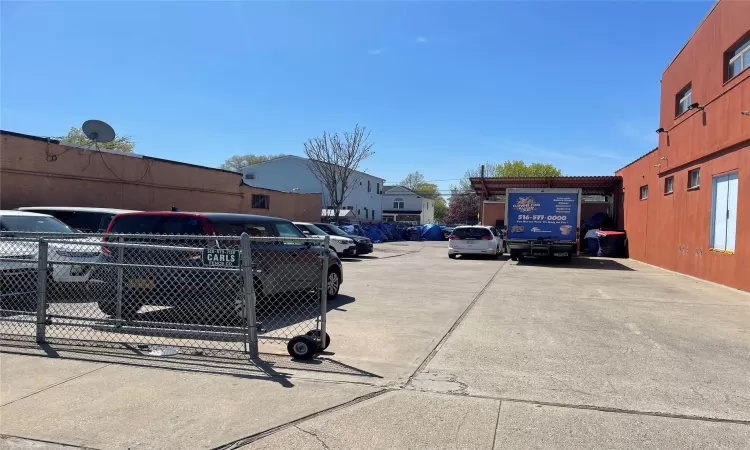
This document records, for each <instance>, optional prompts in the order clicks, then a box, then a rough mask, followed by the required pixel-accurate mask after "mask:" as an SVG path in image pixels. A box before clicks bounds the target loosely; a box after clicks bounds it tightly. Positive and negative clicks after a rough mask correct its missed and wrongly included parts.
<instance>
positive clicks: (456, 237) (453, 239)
mask: <svg viewBox="0 0 750 450" xmlns="http://www.w3.org/2000/svg"><path fill="white" fill-rule="evenodd" d="M448 240H449V241H460V240H461V238H460V237H458V236H453V235H450V236H448Z"/></svg>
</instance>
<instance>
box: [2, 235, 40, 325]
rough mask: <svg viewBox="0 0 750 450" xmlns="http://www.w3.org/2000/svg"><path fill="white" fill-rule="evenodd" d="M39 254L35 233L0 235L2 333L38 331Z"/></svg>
mask: <svg viewBox="0 0 750 450" xmlns="http://www.w3.org/2000/svg"><path fill="white" fill-rule="evenodd" d="M38 282H39V255H38V243H37V239H36V238H35V237H33V236H30V237H28V238H24V237H18V238H16V237H10V236H9V237H7V238H6V237H2V238H0V333H1V334H3V335H6V336H27V337H34V336H35V335H36V322H37V292H38V286H37V285H38Z"/></svg>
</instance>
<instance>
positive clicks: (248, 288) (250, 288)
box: [240, 233, 258, 358]
mask: <svg viewBox="0 0 750 450" xmlns="http://www.w3.org/2000/svg"><path fill="white" fill-rule="evenodd" d="M240 248H241V251H242V258H241V259H242V295H243V299H244V300H245V320H246V322H247V327H248V338H249V340H250V342H249V347H250V357H251V358H257V357H258V319H257V316H256V313H255V305H256V302H255V283H254V282H253V260H252V254H251V250H250V235H249V234H247V233H242V236H240Z"/></svg>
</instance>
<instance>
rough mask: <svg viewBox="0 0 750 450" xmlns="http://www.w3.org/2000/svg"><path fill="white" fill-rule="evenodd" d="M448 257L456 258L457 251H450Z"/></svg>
mask: <svg viewBox="0 0 750 450" xmlns="http://www.w3.org/2000/svg"><path fill="white" fill-rule="evenodd" d="M448 258H450V259H456V254H455V253H448Z"/></svg>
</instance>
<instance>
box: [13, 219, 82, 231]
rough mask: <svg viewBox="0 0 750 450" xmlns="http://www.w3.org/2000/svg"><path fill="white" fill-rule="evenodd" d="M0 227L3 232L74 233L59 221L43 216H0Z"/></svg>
mask: <svg viewBox="0 0 750 450" xmlns="http://www.w3.org/2000/svg"><path fill="white" fill-rule="evenodd" d="M0 225H2V230H3V231H21V232H38V233H75V231H73V229H72V228H70V227H69V226H67V225H65V224H64V223H62V222H60V221H59V220H57V219H55V218H52V217H45V216H2V217H0Z"/></svg>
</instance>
